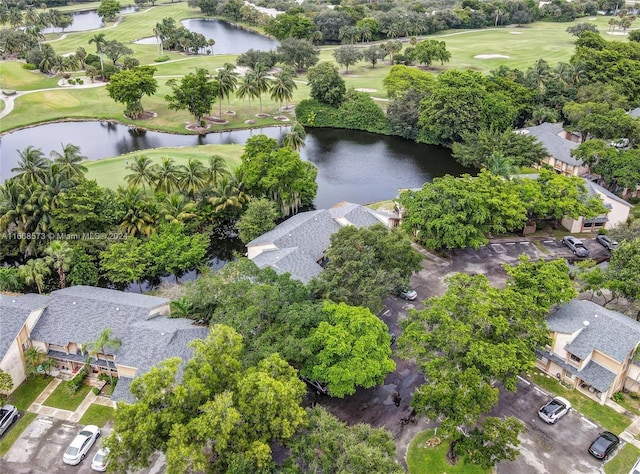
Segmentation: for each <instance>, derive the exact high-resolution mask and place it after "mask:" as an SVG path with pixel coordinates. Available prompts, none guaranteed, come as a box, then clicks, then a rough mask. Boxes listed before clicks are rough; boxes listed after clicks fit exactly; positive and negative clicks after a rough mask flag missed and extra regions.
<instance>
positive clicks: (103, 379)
mask: <svg viewBox="0 0 640 474" xmlns="http://www.w3.org/2000/svg"><path fill="white" fill-rule="evenodd" d="M98 380H100V381H101V382H108V381H109V375H108V374H105V373H104V372H100V375H98Z"/></svg>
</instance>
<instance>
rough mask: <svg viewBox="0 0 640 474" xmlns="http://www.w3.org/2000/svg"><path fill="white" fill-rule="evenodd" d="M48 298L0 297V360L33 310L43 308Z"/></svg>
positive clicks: (42, 296)
mask: <svg viewBox="0 0 640 474" xmlns="http://www.w3.org/2000/svg"><path fill="white" fill-rule="evenodd" d="M48 300H49V298H48V297H46V296H44V295H35V294H28V295H21V296H6V295H0V360H2V359H3V358H4V356H5V354H6V353H7V351H8V350H9V347H10V346H11V344H12V343H13V341H14V340H15V338H16V336H17V335H18V333H19V332H20V329H22V326H23V325H24V323H25V322H26V321H27V318H28V317H29V315H30V314H31V312H32V311H33V310H36V309H40V308H43V307H44V306H45V305H46V304H47V301H48Z"/></svg>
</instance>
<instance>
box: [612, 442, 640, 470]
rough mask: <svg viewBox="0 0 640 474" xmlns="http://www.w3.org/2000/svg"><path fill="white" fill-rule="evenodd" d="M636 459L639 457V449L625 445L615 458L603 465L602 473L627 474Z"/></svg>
mask: <svg viewBox="0 0 640 474" xmlns="http://www.w3.org/2000/svg"><path fill="white" fill-rule="evenodd" d="M638 457H640V449H638V448H636V447H635V446H634V445H632V444H629V443H627V444H625V445H624V447H623V448H622V449H621V450H620V451H618V454H616V457H614V458H612V459H611V460H610V461H608V462H607V463H606V464H605V465H604V472H605V474H628V473H629V471H630V470H631V467H632V466H633V463H635V462H636V459H638Z"/></svg>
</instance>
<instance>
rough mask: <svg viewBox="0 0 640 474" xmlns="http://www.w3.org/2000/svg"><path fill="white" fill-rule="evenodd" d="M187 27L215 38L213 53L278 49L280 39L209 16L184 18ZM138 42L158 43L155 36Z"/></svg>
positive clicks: (209, 37) (206, 36) (239, 52)
mask: <svg viewBox="0 0 640 474" xmlns="http://www.w3.org/2000/svg"><path fill="white" fill-rule="evenodd" d="M182 24H183V25H184V27H185V28H187V29H188V30H189V31H192V32H194V33H201V34H202V35H204V37H205V38H207V39H213V40H214V41H215V42H216V44H215V45H214V46H213V54H242V53H244V52H246V51H248V50H250V49H255V50H258V51H269V50H271V49H276V48H277V47H278V46H279V45H280V43H279V42H278V40H275V39H273V38H269V37H267V36H263V35H261V34H258V33H255V32H253V31H249V30H245V29H244V28H240V27H239V26H236V25H233V24H231V23H228V22H226V21H222V20H214V19H209V18H197V19H192V20H184V21H183V22H182ZM136 43H138V44H158V39H157V38H156V37H154V36H152V37H149V38H142V39H140V40H138V41H136Z"/></svg>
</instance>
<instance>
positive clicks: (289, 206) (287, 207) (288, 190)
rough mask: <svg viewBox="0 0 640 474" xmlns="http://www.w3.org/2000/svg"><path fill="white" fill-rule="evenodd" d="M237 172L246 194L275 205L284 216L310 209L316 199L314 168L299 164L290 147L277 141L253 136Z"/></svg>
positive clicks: (297, 155)
mask: <svg viewBox="0 0 640 474" xmlns="http://www.w3.org/2000/svg"><path fill="white" fill-rule="evenodd" d="M241 158H242V164H241V165H240V166H239V168H238V173H239V174H240V176H241V177H242V180H243V182H244V184H245V186H246V189H247V192H248V193H249V194H251V195H253V196H256V197H266V198H268V199H270V200H272V201H273V202H275V203H276V204H277V206H278V208H279V211H280V213H281V214H282V215H283V216H288V215H290V214H294V213H296V212H297V211H298V209H299V208H300V207H304V206H309V205H311V204H312V203H313V200H314V199H315V196H316V190H317V188H318V185H317V184H316V181H315V179H316V175H317V172H318V171H317V169H316V167H315V166H314V165H313V164H312V163H310V162H307V161H302V160H301V159H300V155H299V154H298V152H296V151H295V150H293V149H291V148H289V147H283V148H279V147H278V143H277V141H276V140H274V139H272V138H267V137H266V136H265V135H256V136H254V137H251V138H250V139H249V140H247V145H246V146H245V151H244V153H243V155H242V157H241Z"/></svg>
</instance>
